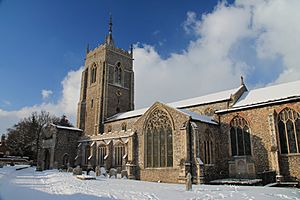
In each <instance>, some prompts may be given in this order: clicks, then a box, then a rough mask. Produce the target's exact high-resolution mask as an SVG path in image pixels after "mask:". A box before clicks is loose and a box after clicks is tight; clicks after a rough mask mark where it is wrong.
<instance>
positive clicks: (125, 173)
mask: <svg viewBox="0 0 300 200" xmlns="http://www.w3.org/2000/svg"><path fill="white" fill-rule="evenodd" d="M124 177H126V178H128V173H127V170H122V171H121V178H124Z"/></svg>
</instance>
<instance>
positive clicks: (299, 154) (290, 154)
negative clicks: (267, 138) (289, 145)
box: [280, 153, 300, 157]
mask: <svg viewBox="0 0 300 200" xmlns="http://www.w3.org/2000/svg"><path fill="white" fill-rule="evenodd" d="M280 155H281V156H284V157H290V156H300V153H289V154H280Z"/></svg>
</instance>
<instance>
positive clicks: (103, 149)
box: [98, 145, 107, 166]
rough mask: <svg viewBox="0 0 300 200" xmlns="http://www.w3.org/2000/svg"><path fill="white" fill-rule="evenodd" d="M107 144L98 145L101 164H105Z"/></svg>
mask: <svg viewBox="0 0 300 200" xmlns="http://www.w3.org/2000/svg"><path fill="white" fill-rule="evenodd" d="M106 153H107V152H106V146H105V145H101V146H99V147H98V154H99V165H100V166H104V160H105V156H106Z"/></svg>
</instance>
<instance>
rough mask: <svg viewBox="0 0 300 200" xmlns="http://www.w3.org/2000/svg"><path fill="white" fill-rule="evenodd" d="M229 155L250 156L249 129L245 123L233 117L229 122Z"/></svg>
mask: <svg viewBox="0 0 300 200" xmlns="http://www.w3.org/2000/svg"><path fill="white" fill-rule="evenodd" d="M230 127H231V128H230V140H231V155H232V156H244V155H251V139H250V129H249V125H248V123H247V121H246V120H245V119H244V118H242V117H240V116H236V117H234V118H233V119H232V120H231V122H230Z"/></svg>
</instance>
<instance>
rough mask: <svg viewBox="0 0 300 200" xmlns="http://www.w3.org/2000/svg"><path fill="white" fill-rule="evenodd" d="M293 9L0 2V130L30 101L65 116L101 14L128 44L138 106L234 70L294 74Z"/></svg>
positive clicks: (101, 31)
mask: <svg viewBox="0 0 300 200" xmlns="http://www.w3.org/2000/svg"><path fill="white" fill-rule="evenodd" d="M297 9H298V10H299V9H300V4H299V1H297V0H294V1H293V0H291V1H284V2H283V1H280V0H265V1H227V2H225V1H222V2H220V1H217V0H210V1H199V0H189V1H184V0H182V1H179V0H177V1H171V0H166V1H159V0H153V1H138V0H136V1H121V0H119V1H116V0H109V1H108V0H106V1H104V0H102V1H98V0H86V1H79V0H72V1H71V0H65V1H61V0H52V1H46V0H39V1H37V0H27V1H21V0H2V1H1V0H0V76H1V78H0V91H1V92H0V133H1V132H5V129H6V128H9V127H10V126H11V125H12V124H13V123H15V122H17V121H18V120H19V119H21V118H22V117H24V116H27V115H28V114H30V112H32V111H36V110H40V109H44V110H49V111H50V112H52V113H54V114H56V115H61V114H63V113H65V114H67V115H69V116H70V118H71V120H72V121H73V123H74V122H75V120H76V119H75V118H76V117H75V116H76V103H77V101H78V91H79V90H78V84H79V82H80V72H81V69H80V67H81V66H83V65H84V56H85V49H86V45H87V43H89V44H90V46H91V47H93V48H95V47H96V46H98V45H99V44H101V43H102V42H103V40H104V38H105V35H106V34H107V31H108V19H109V13H111V14H112V16H113V37H114V39H115V43H116V45H117V46H118V47H120V48H124V49H128V48H129V46H130V44H135V54H134V55H135V63H134V65H135V66H134V67H135V72H136V73H135V75H136V83H135V84H136V105H137V108H139V107H144V106H149V105H151V103H152V102H154V101H156V100H161V101H163V102H169V101H174V100H179V99H184V98H188V97H194V96H199V95H202V94H206V93H209V92H215V91H220V90H224V89H229V88H233V87H236V86H238V83H239V77H240V76H241V75H243V76H245V80H246V83H247V85H248V86H249V87H251V88H253V87H260V86H265V85H268V84H274V83H280V82H286V81H292V80H298V79H299V78H300V77H299V76H300V70H299V67H300V60H299V58H298V57H299V56H298V55H297V53H296V52H297V51H298V50H299V48H300V42H299V38H298V37H299V35H300V30H299V29H300V23H299V21H300V20H299V19H300V15H299V12H298V11H297ZM216 80H218V81H216ZM173 87H174V88H173ZM155 88H161V89H160V90H156V89H155ZM43 90H44V98H43V95H42V91H43ZM47 91H48V92H47ZM75 93H76V95H77V96H76V95H75ZM145 94H147V95H145ZM65 107H68V108H67V109H65ZM74 124H75V123H74Z"/></svg>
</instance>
